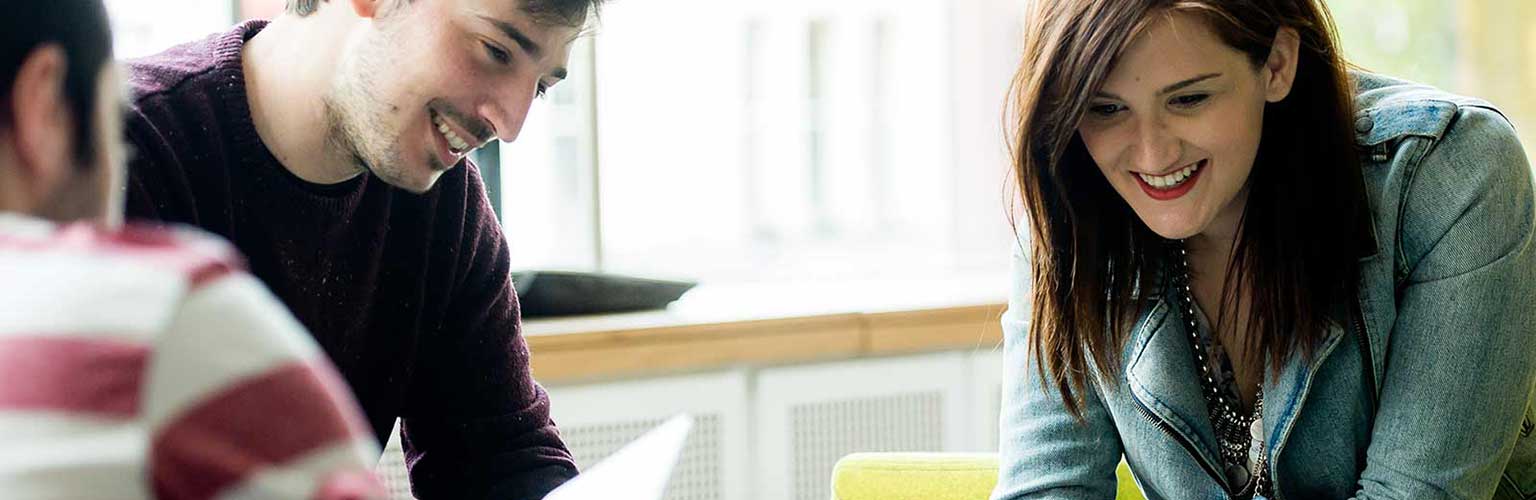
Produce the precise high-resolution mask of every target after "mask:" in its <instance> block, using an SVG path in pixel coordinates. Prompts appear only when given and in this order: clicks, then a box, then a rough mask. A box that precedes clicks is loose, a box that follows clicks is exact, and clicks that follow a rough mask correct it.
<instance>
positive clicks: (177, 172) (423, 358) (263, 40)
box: [127, 0, 598, 499]
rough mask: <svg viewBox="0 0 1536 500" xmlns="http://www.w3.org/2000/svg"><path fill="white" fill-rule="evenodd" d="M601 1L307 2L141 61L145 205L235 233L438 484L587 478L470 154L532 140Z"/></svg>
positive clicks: (428, 484)
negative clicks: (532, 124)
mask: <svg viewBox="0 0 1536 500" xmlns="http://www.w3.org/2000/svg"><path fill="white" fill-rule="evenodd" d="M597 1H598V0H328V1H319V0H289V2H288V5H287V11H286V12H285V14H284V15H282V16H279V17H278V18H277V19H275V20H273V21H271V22H270V23H268V22H265V21H252V22H248V23H245V24H242V25H239V26H237V27H235V28H234V29H233V30H231V31H229V32H227V33H222V34H216V35H214V36H211V37H209V38H207V39H204V40H201V41H197V42H192V43H188V44H185V45H181V46H178V47H175V48H172V49H169V50H167V51H166V52H164V53H161V54H158V55H155V56H151V57H148V58H146V59H142V60H139V61H136V62H134V63H133V64H132V66H131V71H132V77H131V82H132V87H133V88H132V92H133V103H132V107H133V110H132V113H131V114H130V120H129V123H128V126H127V137H128V138H129V139H130V141H131V142H132V143H133V145H134V146H135V147H136V148H137V149H138V152H139V157H138V159H137V160H136V161H135V162H134V163H133V165H132V166H133V169H132V170H131V174H130V176H131V177H130V183H129V184H130V186H129V191H128V203H129V205H128V206H129V209H128V211H129V215H130V216H137V217H148V218H154V219H159V220H168V221H176V222H187V223H192V224H196V225H198V226H201V227H203V228H205V229H208V230H211V231H213V232H215V233H218V234H221V235H224V236H226V237H228V238H229V239H231V240H232V241H233V242H234V243H235V245H236V246H237V247H239V249H240V250H241V251H242V252H244V253H245V254H246V255H247V257H248V258H249V260H250V263H251V269H252V271H253V272H254V273H255V274H256V275H257V276H258V277H260V278H261V279H262V280H263V281H265V282H266V283H267V285H268V286H270V287H271V288H272V290H273V291H274V292H275V293H276V294H277V296H278V297H280V298H282V299H283V301H284V302H285V303H286V304H287V305H288V307H289V309H290V310H292V311H293V313H294V315H295V316H297V317H298V318H299V320H300V321H301V322H303V324H304V325H305V326H306V327H308V328H309V330H310V332H311V333H312V334H313V335H314V336H315V338H316V339H317V340H318V341H319V343H320V345H321V346H322V347H323V348H324V349H325V352H326V353H327V354H329V355H330V357H331V359H332V361H334V362H335V363H336V365H337V366H338V367H339V368H340V371H341V373H342V375H343V376H344V377H345V378H346V381H347V382H348V383H349V384H350V385H351V388H352V390H353V391H354V393H355V394H356V395H357V397H358V399H359V401H360V402H361V404H362V406H363V409H364V411H365V412H366V413H367V415H368V420H369V423H370V424H371V425H372V426H373V430H374V432H375V434H376V436H377V438H378V440H379V441H380V442H384V441H385V440H386V439H387V438H388V433H389V431H390V429H391V428H392V425H393V423H394V421H395V419H396V418H397V417H399V418H401V420H402V426H401V434H402V438H403V440H402V441H403V443H404V445H405V451H406V464H407V465H408V466H409V467H410V475H411V479H412V490H413V492H414V493H415V494H416V495H417V496H418V497H420V498H455V499H458V498H515V499H534V498H540V497H542V496H543V495H544V494H545V493H547V492H549V491H550V490H552V489H554V488H555V487H556V486H557V485H559V484H560V483H562V482H564V481H566V480H567V479H569V478H570V477H572V476H574V475H575V474H576V469H575V466H574V463H573V462H572V460H571V457H570V453H569V452H568V451H567V450H566V448H565V446H564V444H563V443H562V442H561V440H560V436H559V434H558V432H557V430H556V428H555V425H554V423H553V422H551V421H550V418H549V408H548V399H547V397H546V395H545V393H544V391H543V389H541V388H540V387H539V386H538V385H537V384H536V383H534V382H533V380H532V378H531V376H530V375H529V373H528V351H527V346H526V344H525V343H524V341H523V339H522V337H521V335H520V333H519V316H518V309H517V297H516V296H515V295H514V293H513V289H512V286H511V279H510V275H509V271H510V270H509V261H508V253H507V243H506V241H505V238H504V236H503V233H502V230H501V227H500V225H499V224H498V223H497V221H496V218H495V216H494V215H493V212H492V211H491V208H490V204H489V203H488V201H487V199H486V195H485V190H484V187H483V186H482V184H481V179H480V175H479V173H478V171H477V170H476V168H475V166H474V165H473V164H471V163H469V162H468V161H467V160H465V156H466V155H467V154H468V153H469V152H470V151H471V150H473V149H474V148H476V147H478V146H480V145H481V144H484V143H486V142H488V141H490V140H492V139H496V138H499V139H501V140H507V141H510V140H512V139H514V138H516V136H517V133H518V130H519V129H521V128H522V125H523V119H524V117H525V116H526V115H527V111H528V107H529V105H530V103H531V102H532V100H533V99H534V98H535V97H536V96H537V95H539V94H541V93H542V92H543V91H544V90H545V89H546V88H548V87H549V86H551V85H554V84H555V83H557V82H558V81H559V80H560V79H561V78H563V77H564V76H565V73H566V70H565V68H564V65H565V61H566V60H567V57H568V53H569V48H570V43H571V42H572V40H574V39H575V38H576V36H577V35H578V34H579V33H580V31H581V27H582V26H583V24H584V23H585V19H586V17H587V15H588V13H589V11H591V10H593V9H595V8H596V2H597Z"/></svg>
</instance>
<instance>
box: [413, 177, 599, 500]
mask: <svg viewBox="0 0 1536 500" xmlns="http://www.w3.org/2000/svg"><path fill="white" fill-rule="evenodd" d="M462 168H465V171H464V172H462V173H460V175H465V176H467V177H468V182H465V183H443V184H442V185H441V186H440V188H443V189H445V192H444V193H442V198H441V200H440V206H439V213H442V214H449V213H452V212H454V211H459V210H462V212H460V213H463V214H464V229H463V231H462V233H461V234H460V235H459V236H458V237H457V238H455V239H454V240H455V241H456V242H455V243H449V240H448V239H446V238H445V239H440V244H453V245H455V248H451V249H450V248H443V249H435V250H434V252H437V253H442V252H455V253H456V256H457V259H458V260H459V265H458V266H456V267H455V269H459V270H461V271H459V272H460V274H459V275H458V276H456V277H455V278H454V279H451V280H443V281H441V282H443V283H449V285H447V289H444V290H431V289H429V290H428V291H427V293H444V294H449V295H448V296H449V300H448V303H449V305H448V307H447V310H446V312H445V314H444V315H443V319H442V323H441V324H440V326H439V328H438V329H437V330H436V331H435V332H431V333H430V334H428V335H427V336H424V337H423V338H422V339H421V341H420V344H419V345H418V350H419V351H418V352H420V353H421V354H420V356H418V358H417V364H416V367H415V375H414V376H413V380H412V387H411V388H410V389H409V392H408V395H407V398H408V399H407V401H406V406H405V410H404V415H402V417H403V419H402V423H401V438H402V440H401V441H402V443H403V444H404V447H405V455H406V463H407V464H408V466H409V467H410V471H411V483H412V490H413V492H414V493H415V494H416V496H417V497H419V498H423V499H436V498H454V499H460V498H465V499H468V498H499V499H517V500H522V499H529V500H535V499H539V498H543V497H544V495H546V494H548V493H549V491H550V490H553V489H554V488H555V487H557V486H559V485H560V484H562V483H564V482H565V481H567V480H569V479H570V478H572V477H574V476H575V475H576V465H575V462H574V461H573V460H572V459H571V454H570V452H569V451H567V450H566V447H565V444H564V442H562V441H561V439H560V434H559V432H558V431H557V430H556V428H555V424H554V422H553V421H551V420H550V417H549V398H548V396H547V395H546V394H545V392H544V389H543V388H542V387H539V385H538V384H537V383H536V382H534V381H533V377H532V375H531V374H530V373H529V371H528V346H527V344H526V343H525V342H524V340H523V337H522V334H521V325H520V318H519V313H518V304H517V295H516V294H515V293H514V291H513V288H512V278H511V269H510V266H511V264H510V262H509V256H508V251H507V242H506V237H505V236H504V235H503V233H502V229H501V225H500V224H499V223H498V222H497V221H496V216H495V214H494V212H493V211H492V210H491V207H490V203H489V202H488V200H487V199H486V195H485V189H484V187H482V185H481V180H480V174H479V172H478V171H477V170H476V169H475V168H474V166H473V165H472V164H466V166H465V167H462ZM450 175H452V174H450ZM445 180H446V179H445ZM450 186H455V189H464V190H465V191H464V192H463V193H462V195H461V194H459V193H449V192H446V188H449V187H450Z"/></svg>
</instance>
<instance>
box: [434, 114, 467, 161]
mask: <svg viewBox="0 0 1536 500" xmlns="http://www.w3.org/2000/svg"><path fill="white" fill-rule="evenodd" d="M432 123H433V124H434V125H437V131H438V132H439V133H441V134H443V139H447V140H448V147H449V148H450V149H451V150H452V153H453V154H456V155H461V154H464V153H467V152H469V142H467V141H465V140H464V138H462V137H459V134H455V133H453V129H451V128H448V123H447V122H444V121H443V117H441V116H438V115H432Z"/></svg>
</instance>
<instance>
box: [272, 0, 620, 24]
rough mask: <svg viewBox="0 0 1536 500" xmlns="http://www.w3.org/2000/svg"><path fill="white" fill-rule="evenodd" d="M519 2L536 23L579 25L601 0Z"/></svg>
mask: <svg viewBox="0 0 1536 500" xmlns="http://www.w3.org/2000/svg"><path fill="white" fill-rule="evenodd" d="M326 1H330V0H287V2H288V6H287V10H288V12H291V13H294V14H298V15H299V16H301V17H302V16H307V15H310V14H314V13H315V11H316V10H319V9H320V2H326ZM404 1H412V0H404ZM521 3H522V6H521V7H522V11H523V13H525V14H528V16H529V17H531V18H533V21H534V22H536V23H540V24H545V25H556V26H570V27H580V26H581V25H582V24H583V23H585V22H586V19H587V16H588V14H590V13H595V12H596V11H597V8H598V6H599V5H601V4H602V3H603V0H521Z"/></svg>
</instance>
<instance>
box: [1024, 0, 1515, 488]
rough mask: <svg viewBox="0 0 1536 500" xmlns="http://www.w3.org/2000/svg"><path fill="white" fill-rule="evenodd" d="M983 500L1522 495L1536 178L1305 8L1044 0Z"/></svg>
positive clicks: (1213, 1) (1508, 144) (1470, 114)
mask: <svg viewBox="0 0 1536 500" xmlns="http://www.w3.org/2000/svg"><path fill="white" fill-rule="evenodd" d="M1026 23H1027V24H1026V26H1028V31H1029V35H1028V36H1027V37H1026V40H1025V49H1024V63H1023V67H1022V68H1021V69H1020V71H1019V74H1018V76H1017V78H1016V80H1015V98H1016V102H1015V108H1014V111H1015V112H1016V114H1017V119H1018V121H1017V127H1016V134H1015V137H1014V144H1013V146H1014V147H1015V155H1014V156H1015V158H1016V160H1015V165H1014V167H1015V173H1016V175H1017V180H1018V188H1019V190H1020V194H1021V197H1022V200H1023V202H1024V203H1023V205H1024V208H1025V210H1026V212H1027V214H1028V222H1027V224H1025V225H1024V226H1025V231H1024V233H1025V234H1024V236H1025V238H1024V239H1026V240H1028V242H1027V243H1024V244H1022V245H1021V250H1020V253H1019V256H1018V257H1017V258H1016V259H1015V262H1016V264H1017V266H1016V267H1017V271H1016V272H1015V280H1016V286H1015V287H1014V294H1013V298H1012V300H1011V303H1010V307H1009V311H1008V314H1007V315H1006V316H1005V318H1004V320H1003V322H1004V331H1005V337H1006V341H1005V345H1006V347H1005V351H1006V359H1007V363H1008V371H1007V374H1008V379H1007V380H1008V382H1007V383H1006V387H1005V392H1004V398H1005V400H1006V401H1005V403H1004V414H1003V418H1002V426H1003V432H1002V443H1001V446H1002V470H1001V477H1000V480H999V484H998V487H997V490H996V492H995V494H994V498H995V499H999V500H1002V499H1019V498H1111V497H1112V496H1113V495H1114V492H1115V483H1116V482H1115V467H1116V464H1117V463H1118V462H1119V461H1120V460H1121V458H1122V455H1123V457H1124V459H1125V461H1126V462H1127V463H1128V464H1129V466H1130V468H1131V470H1132V471H1133V473H1134V475H1135V477H1136V479H1137V482H1138V484H1139V485H1140V487H1141V489H1142V490H1143V492H1144V494H1145V495H1146V496H1147V497H1148V498H1224V497H1228V496H1231V497H1237V498H1248V497H1265V498H1293V499H1311V498H1345V497H1355V498H1415V499H1417V498H1489V497H1490V496H1494V495H1495V494H1496V493H1497V495H1498V496H1499V497H1500V498H1505V497H1509V498H1517V497H1518V498H1524V497H1526V496H1529V495H1532V494H1533V493H1536V439H1532V438H1531V437H1529V434H1530V432H1531V429H1532V422H1531V417H1532V409H1531V405H1530V403H1531V391H1532V388H1533V368H1536V335H1533V333H1536V247H1533V242H1532V239H1531V236H1532V232H1533V205H1532V185H1531V183H1532V181H1531V174H1530V167H1529V165H1528V163H1527V160H1526V157H1525V154H1524V152H1523V151H1522V150H1521V148H1520V145H1519V143H1518V141H1517V140H1516V139H1515V136H1514V134H1513V131H1512V129H1511V127H1510V125H1509V123H1508V121H1507V120H1506V119H1505V118H1504V117H1503V116H1501V115H1500V114H1499V112H1498V111H1496V110H1494V109H1493V108H1492V107H1490V106H1489V105H1488V104H1487V103H1484V102H1482V101H1478V100H1475V99H1469V98H1464V97H1458V96H1454V95H1450V94H1447V93H1444V92H1440V91H1438V90H1435V89H1431V88H1427V87H1424V86H1419V85H1413V84H1409V83H1406V82H1402V81H1398V80H1393V79H1390V78H1386V77H1382V76H1377V75H1371V74H1364V73H1350V72H1347V71H1346V70H1345V67H1344V63H1343V62H1342V61H1341V59H1340V56H1339V51H1338V45H1337V42H1336V37H1335V35H1334V33H1333V28H1332V23H1331V20H1330V19H1329V17H1328V14H1327V12H1326V10H1325V8H1324V7H1323V6H1322V5H1321V2H1320V1H1319V0H1244V1H1231V0H1183V1H1175V0H1116V1H1113V2H1107V1H1096V0H1039V1H1036V2H1034V5H1033V6H1032V7H1031V12H1030V15H1029V19H1028V20H1027V21H1026Z"/></svg>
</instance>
